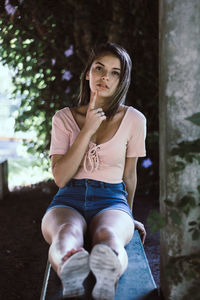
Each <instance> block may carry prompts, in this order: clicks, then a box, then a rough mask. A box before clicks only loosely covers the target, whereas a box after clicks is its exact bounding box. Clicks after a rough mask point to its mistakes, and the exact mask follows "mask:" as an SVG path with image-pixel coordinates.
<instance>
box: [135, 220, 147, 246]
mask: <svg viewBox="0 0 200 300" xmlns="http://www.w3.org/2000/svg"><path fill="white" fill-rule="evenodd" d="M134 224H135V229H137V230H138V231H139V234H140V238H141V241H142V244H143V245H144V241H145V239H146V235H147V233H146V230H145V228H144V225H143V224H142V223H141V222H139V221H136V220H134Z"/></svg>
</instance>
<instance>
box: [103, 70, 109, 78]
mask: <svg viewBox="0 0 200 300" xmlns="http://www.w3.org/2000/svg"><path fill="white" fill-rule="evenodd" d="M102 78H103V79H109V72H108V71H104V73H103V74H102Z"/></svg>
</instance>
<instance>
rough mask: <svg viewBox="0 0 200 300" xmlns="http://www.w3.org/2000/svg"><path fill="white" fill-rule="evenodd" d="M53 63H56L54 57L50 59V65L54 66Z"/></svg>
mask: <svg viewBox="0 0 200 300" xmlns="http://www.w3.org/2000/svg"><path fill="white" fill-rule="evenodd" d="M55 63H56V59H55V58H52V60H51V64H52V66H54V65H55Z"/></svg>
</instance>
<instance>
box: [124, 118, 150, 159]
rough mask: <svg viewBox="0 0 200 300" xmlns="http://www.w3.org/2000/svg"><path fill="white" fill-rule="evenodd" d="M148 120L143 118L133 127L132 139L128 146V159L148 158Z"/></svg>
mask: <svg viewBox="0 0 200 300" xmlns="http://www.w3.org/2000/svg"><path fill="white" fill-rule="evenodd" d="M145 139H146V118H145V117H144V116H143V117H142V118H139V119H138V120H137V123H136V124H134V126H132V129H131V134H130V139H129V141H128V144H127V152H126V157H144V156H146V147H145Z"/></svg>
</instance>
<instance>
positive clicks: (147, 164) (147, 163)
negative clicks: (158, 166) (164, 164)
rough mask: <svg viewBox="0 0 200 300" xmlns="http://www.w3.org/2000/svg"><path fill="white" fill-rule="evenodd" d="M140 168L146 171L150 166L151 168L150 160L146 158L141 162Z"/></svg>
mask: <svg viewBox="0 0 200 300" xmlns="http://www.w3.org/2000/svg"><path fill="white" fill-rule="evenodd" d="M142 166H143V168H145V169H147V168H149V167H150V166H152V161H151V160H150V158H146V159H144V160H143V162H142Z"/></svg>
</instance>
